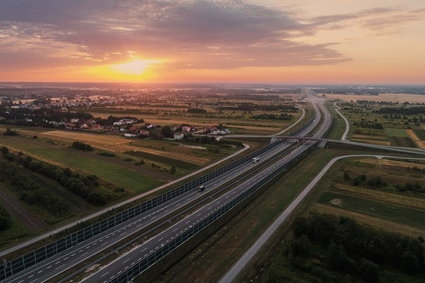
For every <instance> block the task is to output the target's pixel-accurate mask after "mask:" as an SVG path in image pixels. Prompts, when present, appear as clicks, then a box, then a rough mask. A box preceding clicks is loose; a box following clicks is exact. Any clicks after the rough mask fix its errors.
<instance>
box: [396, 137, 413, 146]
mask: <svg viewBox="0 0 425 283" xmlns="http://www.w3.org/2000/svg"><path fill="white" fill-rule="evenodd" d="M390 141H391V144H392V145H395V146H402V147H416V144H415V143H414V142H413V141H412V139H411V138H409V137H397V136H391V137H390Z"/></svg>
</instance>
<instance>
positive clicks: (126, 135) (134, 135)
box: [124, 133, 137, 138]
mask: <svg viewBox="0 0 425 283" xmlns="http://www.w3.org/2000/svg"><path fill="white" fill-rule="evenodd" d="M124 137H126V138H135V137H137V135H136V134H132V133H125V134H124Z"/></svg>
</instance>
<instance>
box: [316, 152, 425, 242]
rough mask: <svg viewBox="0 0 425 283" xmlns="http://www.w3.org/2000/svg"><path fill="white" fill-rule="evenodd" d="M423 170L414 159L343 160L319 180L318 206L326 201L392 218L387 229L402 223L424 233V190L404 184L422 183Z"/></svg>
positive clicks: (424, 176)
mask: <svg viewBox="0 0 425 283" xmlns="http://www.w3.org/2000/svg"><path fill="white" fill-rule="evenodd" d="M423 170H425V165H424V164H422V163H417V162H409V161H398V160H377V159H370V158H363V159H358V160H345V161H343V162H341V163H340V164H338V165H336V166H335V167H334V168H332V169H331V171H330V172H329V173H328V174H327V176H328V177H326V179H325V180H323V182H322V183H321V184H322V185H321V187H320V189H321V190H323V193H322V194H321V195H320V196H319V197H318V203H320V204H321V205H320V207H322V206H323V205H327V206H331V207H334V208H338V209H339V210H347V211H350V212H354V213H356V214H363V215H366V216H369V217H374V218H376V219H379V220H384V221H386V222H387V223H390V222H392V223H393V224H394V225H389V227H388V230H391V229H392V228H391V226H394V227H396V226H397V225H404V226H409V227H411V228H412V229H415V230H416V231H417V232H419V235H425V225H424V224H425V222H424V221H423V219H424V217H425V214H424V213H425V193H421V192H420V190H417V189H414V188H413V189H409V187H407V184H417V186H423V185H425V173H424V171H423ZM343 175H344V176H343ZM347 178H349V179H347ZM362 178H363V179H365V181H361V179H362ZM378 178H379V180H378ZM359 180H360V181H359ZM324 184H326V185H324ZM353 184H354V185H353ZM415 186H416V185H415ZM359 221H364V219H359ZM366 224H368V223H366ZM392 231H393V232H398V233H403V231H402V230H392ZM416 235H418V234H416Z"/></svg>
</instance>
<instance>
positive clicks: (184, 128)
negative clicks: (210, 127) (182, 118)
mask: <svg viewBox="0 0 425 283" xmlns="http://www.w3.org/2000/svg"><path fill="white" fill-rule="evenodd" d="M182 131H183V132H185V133H189V132H190V131H192V127H191V126H182Z"/></svg>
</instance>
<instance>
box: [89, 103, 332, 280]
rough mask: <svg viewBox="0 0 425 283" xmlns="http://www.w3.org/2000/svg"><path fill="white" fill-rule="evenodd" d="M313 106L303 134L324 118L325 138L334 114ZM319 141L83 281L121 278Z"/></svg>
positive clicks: (321, 127) (280, 161)
mask: <svg viewBox="0 0 425 283" xmlns="http://www.w3.org/2000/svg"><path fill="white" fill-rule="evenodd" d="M315 103H316V102H315ZM313 105H314V109H315V112H316V119H315V120H314V122H313V123H312V126H311V127H308V129H306V130H305V131H303V133H302V134H304V135H306V134H308V133H309V132H311V131H312V130H313V129H314V128H316V127H317V126H319V124H320V121H321V120H323V122H322V123H321V126H320V128H319V130H318V131H317V132H316V134H315V135H314V136H315V137H321V136H323V135H324V134H325V133H326V131H327V130H328V129H329V128H330V126H331V123H332V117H331V115H330V114H329V112H328V111H327V110H326V108H325V107H324V105H323V104H322V103H317V106H318V107H317V106H316V105H315V104H313ZM321 113H323V114H324V115H323V116H324V118H323V119H321V115H322V114H321ZM313 126H314V127H313ZM307 130H308V131H307ZM315 144H316V142H314V141H307V142H306V143H304V144H301V145H299V146H298V147H297V148H295V149H294V150H293V151H292V152H290V153H289V154H288V155H286V156H285V157H283V158H282V159H280V160H279V161H277V162H276V163H274V164H273V165H271V166H269V167H267V168H266V169H264V170H262V171H261V172H259V173H257V174H256V175H254V176H252V177H250V178H249V179H248V180H246V181H245V182H243V183H242V184H241V185H238V186H237V187H235V188H234V189H232V190H231V191H229V192H227V193H225V194H224V195H222V196H219V197H218V198H216V199H215V200H213V201H211V202H210V203H208V204H206V205H205V206H203V207H202V208H200V209H199V210H197V211H195V212H194V213H192V214H191V215H189V216H187V217H186V218H184V219H183V220H181V221H179V222H177V223H176V224H174V225H173V226H171V227H170V228H167V229H166V230H164V231H162V232H161V233H159V234H158V235H156V236H155V237H152V238H151V239H149V240H148V241H146V242H144V243H143V244H141V245H139V246H137V247H136V248H134V249H133V250H131V251H130V252H128V253H126V254H124V255H123V256H121V257H119V258H118V259H116V260H114V261H113V262H112V263H110V264H108V265H106V266H104V267H103V268H101V269H100V270H98V271H96V272H95V273H93V274H92V275H90V276H89V277H88V278H86V279H85V280H83V282H108V281H110V280H113V279H114V278H116V277H119V276H120V275H121V274H123V273H125V272H126V271H127V270H128V269H130V268H132V267H133V266H135V265H137V264H138V263H140V262H141V261H142V260H144V259H147V258H149V257H150V256H151V255H153V254H155V252H156V251H157V250H158V249H160V248H161V247H163V246H164V245H167V244H169V243H170V241H173V239H175V238H177V237H178V236H179V235H180V234H182V233H184V232H185V231H187V230H188V229H191V228H192V227H194V226H195V225H196V224H197V223H199V222H201V221H202V220H203V219H205V218H206V217H208V216H209V215H210V214H212V213H214V212H215V211H219V210H220V209H221V208H222V207H224V206H226V204H228V203H230V202H232V201H233V200H234V199H237V198H238V197H239V196H241V195H243V194H244V193H245V192H246V191H249V190H251V189H252V188H254V187H256V186H259V185H261V184H264V183H265V182H267V181H268V180H270V178H271V176H273V174H276V172H279V171H278V170H282V169H283V168H284V166H285V165H287V164H289V163H290V162H291V161H293V160H294V159H296V158H299V157H300V156H301V155H302V154H303V153H304V152H305V151H306V150H308V149H309V148H311V147H312V146H314V145H315Z"/></svg>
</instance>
